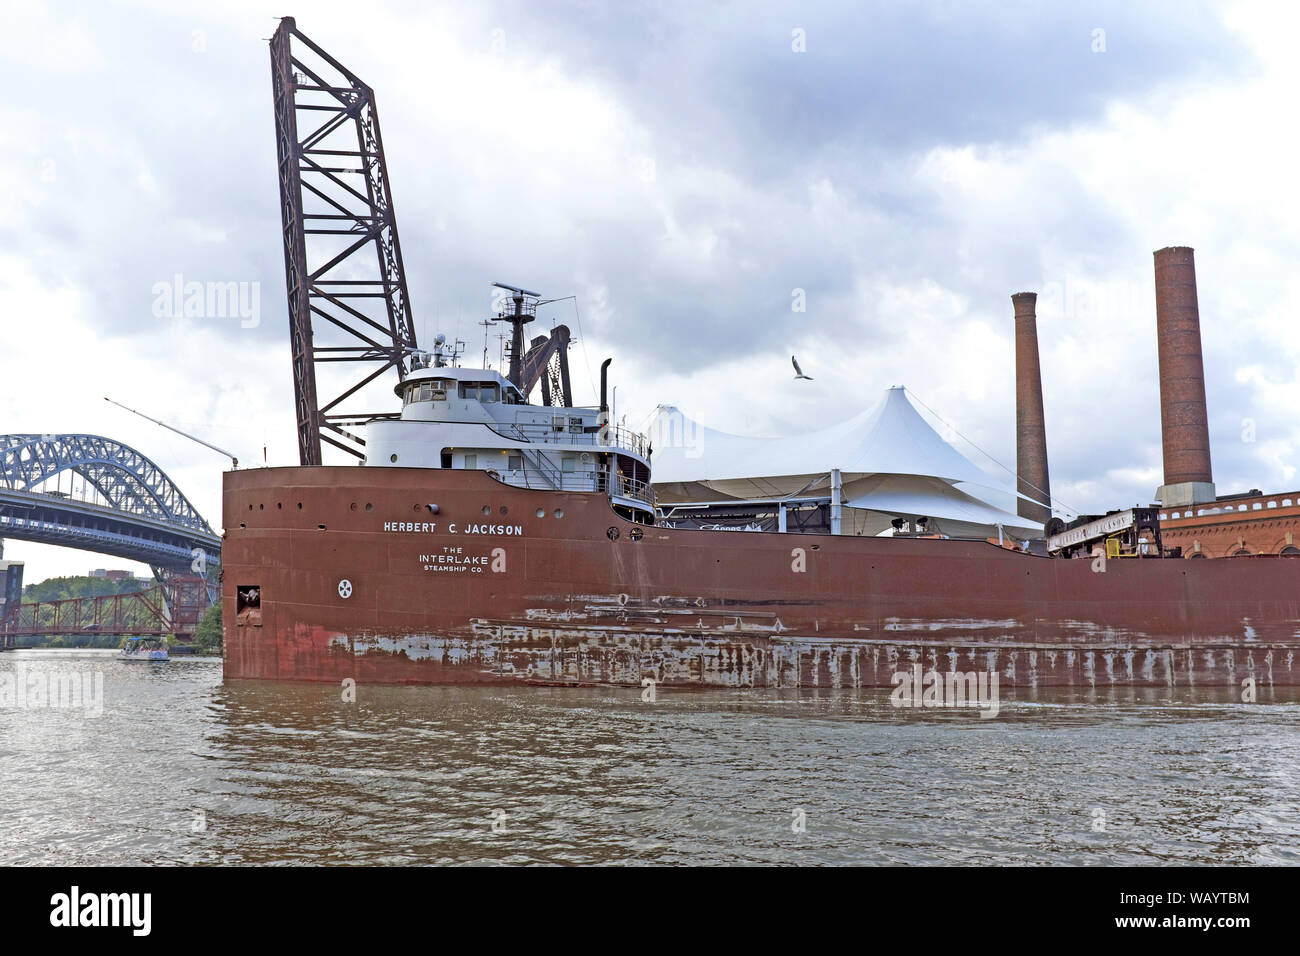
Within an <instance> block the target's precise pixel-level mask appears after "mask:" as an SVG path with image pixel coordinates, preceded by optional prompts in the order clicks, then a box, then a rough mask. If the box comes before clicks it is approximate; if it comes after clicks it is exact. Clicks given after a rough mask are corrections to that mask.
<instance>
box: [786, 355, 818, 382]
mask: <svg viewBox="0 0 1300 956" xmlns="http://www.w3.org/2000/svg"><path fill="white" fill-rule="evenodd" d="M790 364H791V365H793V366H794V377H795V381H798V380H799V379H801V378H806V379H808V381H810V382H811V381H812V380H813V377H812V376H811V375H805V374H804V373H803V369H801V368H800V367H799V363H798V362H797V361H796V360H795V357H794V356H793V355H791V356H790Z"/></svg>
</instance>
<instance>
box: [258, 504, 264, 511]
mask: <svg viewBox="0 0 1300 956" xmlns="http://www.w3.org/2000/svg"><path fill="white" fill-rule="evenodd" d="M257 510H258V511H264V510H266V505H263V504H259V505H258V506H257Z"/></svg>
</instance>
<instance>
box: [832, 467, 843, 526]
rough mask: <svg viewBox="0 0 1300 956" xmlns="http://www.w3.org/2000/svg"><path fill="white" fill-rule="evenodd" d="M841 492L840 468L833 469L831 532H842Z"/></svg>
mask: <svg viewBox="0 0 1300 956" xmlns="http://www.w3.org/2000/svg"><path fill="white" fill-rule="evenodd" d="M841 498H842V496H841V494H840V470H839V469H838V468H832V469H831V534H839V533H840V519H841V516H842V513H843V505H842V504H841Z"/></svg>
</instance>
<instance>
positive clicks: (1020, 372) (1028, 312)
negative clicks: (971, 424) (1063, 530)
mask: <svg viewBox="0 0 1300 956" xmlns="http://www.w3.org/2000/svg"><path fill="white" fill-rule="evenodd" d="M1037 303H1038V293H1036V292H1017V293H1016V294H1015V295H1013V296H1012V297H1011V305H1012V308H1013V309H1014V310H1015V315H1016V490H1017V491H1018V492H1020V494H1022V495H1028V496H1029V497H1031V498H1033V499H1034V500H1033V501H1026V500H1025V499H1024V498H1017V499H1016V506H1017V507H1016V513H1017V514H1019V515H1020V517H1022V518H1027V519H1028V520H1030V521H1032V522H1033V523H1034V524H1038V525H1042V524H1046V523H1047V519H1048V518H1050V517H1051V516H1052V509H1051V504H1052V493H1051V485H1050V483H1049V482H1048V478H1047V426H1046V424H1045V423H1044V420H1043V377H1042V372H1041V370H1040V368H1039V364H1038V317H1037V314H1036V306H1037ZM1040 501H1041V502H1043V503H1044V504H1039V502H1040Z"/></svg>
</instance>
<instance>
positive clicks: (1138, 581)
mask: <svg viewBox="0 0 1300 956" xmlns="http://www.w3.org/2000/svg"><path fill="white" fill-rule="evenodd" d="M412 366H413V367H412V369H411V371H410V372H409V373H408V374H407V376H406V377H405V378H404V379H403V380H402V382H401V383H400V384H399V385H398V386H397V389H396V390H397V394H398V396H399V399H400V401H401V412H400V416H399V417H396V418H393V419H389V420H377V421H374V422H372V423H370V425H369V426H368V428H367V432H366V437H365V442H366V445H365V447H366V450H367V455H366V459H365V461H364V462H363V465H362V467H356V466H309V467H301V466H299V467H288V468H262V469H248V470H241V471H233V472H228V473H227V474H226V476H225V484H224V501H223V508H224V518H225V542H224V546H223V553H222V564H223V571H222V580H223V587H222V600H223V611H224V620H225V621H226V622H228V623H227V626H226V642H225V674H226V676H227V677H230V678H265V679H279V680H316V681H333V682H337V681H340V680H343V679H346V678H353V679H355V680H356V681H358V682H359V683H360V682H370V683H428V684H465V683H489V684H518V683H531V684H563V685H584V684H612V685H630V686H640V685H642V683H643V681H654V682H655V683H656V684H663V685H667V686H700V687H828V688H830V687H887V686H890V685H891V682H892V681H893V679H894V675H895V674H896V673H898V672H900V671H901V670H903V669H910V668H911V667H913V666H914V665H915V664H920V665H921V666H922V667H923V668H925V669H926V670H927V671H928V670H930V669H935V670H937V671H939V672H940V673H947V672H954V671H955V672H969V671H980V672H990V673H997V674H998V675H999V679H1000V680H1001V682H1002V683H1003V684H1004V685H1027V686H1056V685H1061V686H1076V687H1106V686H1111V685H1153V686H1189V685H1191V686H1195V685H1237V684H1240V683H1241V682H1242V681H1244V680H1246V679H1248V678H1249V679H1253V680H1254V681H1256V682H1257V683H1258V684H1260V685H1264V686H1268V685H1287V684H1297V683H1300V660H1298V659H1297V658H1298V657H1300V636H1298V635H1300V561H1292V560H1290V559H1288V558H1285V557H1268V558H1260V557H1257V558H1252V559H1250V560H1238V559H1226V560H1214V561H1193V560H1187V559H1186V558H1184V557H1181V556H1175V553H1176V551H1175V550H1173V549H1166V548H1164V547H1162V545H1161V542H1160V540H1159V533H1158V522H1157V521H1155V520H1154V516H1153V515H1151V514H1150V513H1149V512H1150V510H1151V509H1139V510H1138V511H1137V512H1134V513H1132V514H1131V517H1130V518H1129V519H1128V520H1127V521H1125V520H1121V519H1116V518H1115V517H1111V518H1110V519H1108V520H1104V521H1102V522H1101V525H1102V526H1101V527H1100V528H1099V529H1096V530H1095V531H1091V530H1090V529H1089V528H1087V527H1086V526H1081V528H1076V529H1071V530H1070V531H1068V532H1066V531H1063V532H1061V533H1060V535H1059V536H1057V537H1058V538H1059V541H1058V544H1057V546H1056V547H1055V548H1054V549H1053V550H1054V551H1055V553H1052V550H1049V551H1045V552H1044V553H1033V552H1025V551H1020V550H1012V549H1008V548H1006V547H999V546H998V544H997V543H996V542H990V541H985V540H973V539H966V540H962V539H955V538H942V537H928V536H910V537H908V536H905V537H849V536H843V535H817V534H797V533H788V532H787V533H781V532H750V533H740V534H738V533H734V532H727V531H702V530H692V529H678V528H667V527H661V526H659V525H657V524H656V523H655V508H654V500H653V490H652V482H651V467H652V464H651V462H652V449H651V448H650V447H649V446H648V444H647V443H646V441H645V439H644V438H643V437H642V436H640V435H637V434H634V433H631V432H629V431H627V430H625V429H622V428H619V427H617V426H615V425H613V424H611V423H610V421H609V409H608V404H607V402H606V389H607V370H608V367H609V362H608V361H607V362H606V363H605V365H604V366H602V368H601V381H602V384H601V402H600V405H599V406H593V407H556V406H543V405H533V404H529V403H528V402H526V401H525V398H524V395H523V394H522V392H521V390H520V388H519V387H518V385H517V384H516V383H515V382H514V381H512V379H511V378H510V377H507V376H504V375H502V374H501V373H500V372H497V371H495V370H490V369H482V368H464V367H460V366H459V365H457V364H456V363H455V357H454V355H449V354H448V350H447V349H446V348H445V347H444V346H443V345H442V344H441V343H440V344H439V345H438V346H437V347H436V348H435V350H434V351H433V352H431V353H422V354H417V355H416V356H415V357H414V358H413V360H412ZM1121 518H1122V516H1121ZM1090 534H1091V540H1095V541H1100V542H1102V545H1101V546H1100V547H1099V548H1097V549H1085V550H1084V553H1083V556H1082V557H1078V556H1076V557H1067V556H1066V555H1069V554H1071V553H1076V554H1077V553H1078V552H1079V550H1080V547H1081V546H1082V545H1086V544H1088V540H1089V538H1088V536H1089V535H1090ZM1048 543H1049V544H1050V543H1051V539H1049V541H1048Z"/></svg>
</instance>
